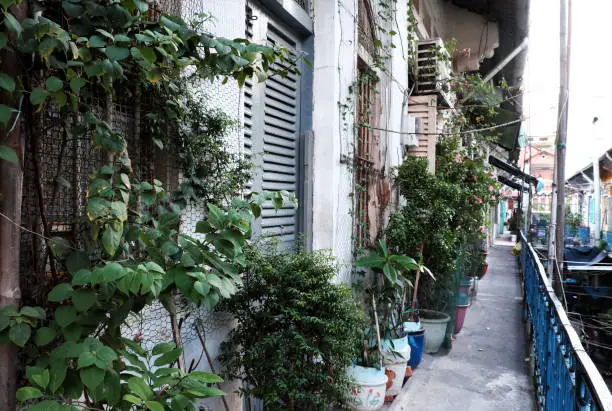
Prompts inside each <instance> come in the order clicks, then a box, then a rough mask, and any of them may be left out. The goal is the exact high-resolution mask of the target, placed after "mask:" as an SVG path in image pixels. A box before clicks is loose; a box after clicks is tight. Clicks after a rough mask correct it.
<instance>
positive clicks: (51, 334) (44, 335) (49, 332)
mask: <svg viewBox="0 0 612 411" xmlns="http://www.w3.org/2000/svg"><path fill="white" fill-rule="evenodd" d="M54 339H55V330H54V329H53V328H49V327H42V328H39V329H38V330H36V337H35V338H34V342H36V345H38V346H39V347H42V346H44V345H47V344H49V343H50V342H51V341H53V340H54Z"/></svg>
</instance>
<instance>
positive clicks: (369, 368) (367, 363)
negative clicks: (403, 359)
mask: <svg viewBox="0 0 612 411" xmlns="http://www.w3.org/2000/svg"><path fill="white" fill-rule="evenodd" d="M374 320H375V321H374V324H373V325H371V326H370V327H368V328H366V330H364V333H363V339H362V343H363V344H362V346H361V347H360V351H361V355H360V357H359V358H358V359H357V361H356V362H355V363H354V364H353V365H352V366H351V367H349V369H348V375H349V377H351V379H352V380H353V381H354V383H355V384H356V387H353V388H352V389H351V394H350V396H349V407H350V408H352V409H354V410H358V411H373V410H378V409H380V408H381V407H382V406H383V405H384V403H385V392H386V390H387V384H388V382H389V378H388V377H387V373H386V369H385V366H384V365H383V354H382V350H381V346H382V343H381V339H380V327H379V325H378V318H377V317H376V318H375V319H374Z"/></svg>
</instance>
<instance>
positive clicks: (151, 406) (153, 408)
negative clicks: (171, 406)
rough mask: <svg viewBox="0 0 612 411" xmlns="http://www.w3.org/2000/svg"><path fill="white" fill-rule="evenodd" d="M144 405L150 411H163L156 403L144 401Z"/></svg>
mask: <svg viewBox="0 0 612 411" xmlns="http://www.w3.org/2000/svg"><path fill="white" fill-rule="evenodd" d="M145 405H146V406H147V408H148V409H150V410H151V411H164V406H163V405H161V404H160V403H158V402H157V401H146V402H145Z"/></svg>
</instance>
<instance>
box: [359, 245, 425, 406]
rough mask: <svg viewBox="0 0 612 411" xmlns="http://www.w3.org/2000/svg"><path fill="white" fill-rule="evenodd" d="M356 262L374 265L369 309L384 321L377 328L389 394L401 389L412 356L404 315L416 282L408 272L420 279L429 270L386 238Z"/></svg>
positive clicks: (360, 264)
mask: <svg viewBox="0 0 612 411" xmlns="http://www.w3.org/2000/svg"><path fill="white" fill-rule="evenodd" d="M356 265H357V267H362V268H370V269H372V271H373V273H374V276H373V277H372V278H371V283H370V284H369V287H367V288H366V295H368V296H369V299H371V301H372V307H371V309H370V310H369V311H370V312H371V314H372V317H373V320H374V323H375V324H377V325H380V329H379V330H377V331H378V337H379V339H380V336H381V335H382V337H383V338H382V342H381V341H379V345H380V348H381V351H382V355H383V361H384V364H385V366H386V368H387V370H386V372H387V375H388V377H389V382H388V384H387V397H392V396H395V395H397V394H399V391H400V390H401V387H402V382H403V379H404V374H405V372H406V366H407V362H408V360H409V359H410V351H411V347H410V345H409V344H408V338H407V332H406V331H405V329H404V316H403V315H404V313H405V312H406V311H405V304H406V297H407V292H408V287H409V286H411V285H412V282H411V281H410V279H409V278H408V275H409V273H410V272H412V271H415V272H416V273H417V274H416V278H417V280H418V278H419V276H420V273H421V272H422V271H427V272H429V271H428V270H427V268H425V267H424V266H422V265H420V264H418V263H417V262H416V261H415V260H414V259H413V258H411V257H407V256H405V255H401V254H395V253H393V251H392V250H391V249H390V248H389V247H388V246H387V244H386V243H385V242H384V241H378V244H377V246H376V247H375V248H374V250H372V252H371V253H370V254H369V255H367V256H365V257H362V258H360V259H358V260H357V262H356ZM430 274H431V273H430ZM379 318H380V322H379V321H378V320H379Z"/></svg>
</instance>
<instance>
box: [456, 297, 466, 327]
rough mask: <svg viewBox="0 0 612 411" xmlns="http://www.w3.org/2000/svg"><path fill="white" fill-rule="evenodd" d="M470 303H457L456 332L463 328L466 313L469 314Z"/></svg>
mask: <svg viewBox="0 0 612 411" xmlns="http://www.w3.org/2000/svg"><path fill="white" fill-rule="evenodd" d="M467 309H468V305H467V304H462V305H459V304H457V313H456V314H455V334H457V333H459V332H460V331H461V329H462V328H463V322H464V321H465V315H466V314H467Z"/></svg>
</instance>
